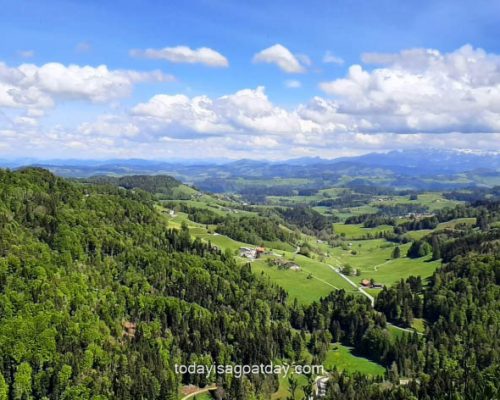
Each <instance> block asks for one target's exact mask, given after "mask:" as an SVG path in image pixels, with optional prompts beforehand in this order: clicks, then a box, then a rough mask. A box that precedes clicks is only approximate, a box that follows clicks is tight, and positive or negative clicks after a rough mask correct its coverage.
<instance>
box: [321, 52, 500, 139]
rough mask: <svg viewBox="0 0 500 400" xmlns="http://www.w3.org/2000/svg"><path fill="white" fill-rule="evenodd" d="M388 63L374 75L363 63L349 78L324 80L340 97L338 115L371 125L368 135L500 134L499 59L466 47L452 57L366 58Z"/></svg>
mask: <svg viewBox="0 0 500 400" xmlns="http://www.w3.org/2000/svg"><path fill="white" fill-rule="evenodd" d="M363 60H364V61H365V62H370V63H377V64H384V65H385V66H384V67H382V68H376V69H374V70H372V71H367V70H364V69H363V67H362V66H360V65H353V66H351V67H350V68H349V72H348V74H347V77H345V78H343V79H337V80H334V81H330V82H322V83H321V84H320V88H321V89H322V90H323V91H325V92H326V93H328V94H330V95H333V96H335V97H336V99H337V100H336V101H337V103H338V112H340V113H343V114H348V115H350V116H351V117H352V118H353V119H355V120H357V121H360V120H363V119H364V120H366V121H369V123H370V125H371V128H368V129H366V130H365V132H370V131H372V132H398V133H408V132H423V133H445V132H463V133H467V132H498V131H499V130H500V57H499V56H498V55H494V54H488V53H486V52H485V51H483V50H481V49H474V48H472V47H471V46H464V47H462V48H460V49H458V50H456V51H454V52H451V53H445V54H443V53H440V52H439V51H437V50H428V49H416V50H406V51H402V52H401V53H398V54H365V55H364V56H363Z"/></svg>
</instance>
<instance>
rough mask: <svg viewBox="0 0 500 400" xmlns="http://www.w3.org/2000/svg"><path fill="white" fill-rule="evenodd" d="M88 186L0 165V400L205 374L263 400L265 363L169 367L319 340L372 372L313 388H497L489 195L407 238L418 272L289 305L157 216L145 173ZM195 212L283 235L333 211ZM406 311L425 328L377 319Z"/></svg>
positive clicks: (434, 391)
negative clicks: (213, 372) (236, 367)
mask: <svg viewBox="0 0 500 400" xmlns="http://www.w3.org/2000/svg"><path fill="white" fill-rule="evenodd" d="M140 180H141V179H139V181H140ZM134 182H135V180H134ZM102 183H110V182H99V183H98V184H97V183H90V182H75V181H68V180H65V179H62V178H58V177H56V176H54V175H52V174H50V173H49V172H47V171H45V170H42V169H33V168H30V169H24V170H20V171H16V172H11V171H5V170H0V400H26V399H89V400H90V399H99V400H103V399H147V400H154V399H178V388H179V386H180V385H181V384H195V385H198V386H204V385H206V384H208V383H217V384H218V385H219V387H220V388H221V390H218V391H217V393H216V394H215V395H214V396H216V398H217V399H226V400H234V399H238V400H246V399H248V400H257V399H260V400H264V399H270V398H271V394H272V393H274V392H275V391H276V390H277V389H278V384H279V383H278V380H277V377H275V376H273V375H250V376H247V377H244V378H242V379H236V378H234V377H232V376H230V375H219V376H210V377H208V378H207V377H204V376H202V375H190V374H186V375H177V374H175V371H174V368H173V366H174V364H192V363H198V364H206V365H210V364H212V363H218V364H261V363H262V364H268V363H269V362H270V361H271V360H280V361H282V362H290V363H293V362H297V363H300V362H303V361H304V360H303V354H304V351H305V350H307V352H308V353H310V354H311V355H312V357H313V361H314V362H317V363H322V362H323V361H324V359H325V357H326V353H327V350H328V348H329V346H330V345H331V344H332V343H342V344H344V345H348V346H352V347H353V348H354V349H355V352H356V353H357V354H359V355H364V356H366V357H369V358H370V359H372V360H374V361H376V362H378V363H380V364H381V365H383V366H385V368H386V370H387V373H386V376H385V378H384V379H382V378H380V377H370V376H365V375H361V374H359V373H355V374H350V373H347V372H340V371H337V370H335V371H333V373H332V375H331V376H330V379H329V380H328V384H327V388H326V394H325V396H326V397H325V398H326V399H426V400H431V399H494V398H498V396H499V389H498V380H499V377H500V359H499V354H500V349H499V345H500V343H499V339H498V338H499V331H500V315H499V309H500V290H499V286H498V285H499V283H500V282H499V281H500V261H499V257H498V256H499V240H498V239H499V234H498V217H499V212H498V203H497V202H493V201H486V200H483V201H482V202H480V203H475V204H472V205H470V206H467V207H464V208H460V209H457V210H451V211H450V210H446V211H442V212H437V213H436V218H437V219H438V220H439V221H442V220H449V219H447V218H450V219H451V216H458V217H462V216H464V217H468V216H471V215H473V216H474V217H476V218H477V222H476V226H460V225H459V226H457V227H455V228H454V229H447V230H442V231H436V232H434V231H433V232H432V233H431V234H429V235H427V236H425V237H423V238H421V239H419V240H415V241H414V243H413V244H412V245H411V246H410V250H409V252H416V253H417V255H418V252H419V251H425V252H427V253H429V254H430V253H432V254H433V256H434V258H435V259H443V260H444V261H445V262H446V263H444V264H443V265H442V267H440V268H438V269H437V270H436V271H435V272H434V274H433V275H432V277H431V278H430V279H429V280H428V281H427V280H426V281H423V280H422V279H421V278H419V277H415V276H411V277H410V278H408V279H406V280H402V281H400V282H399V283H397V284H396V285H394V286H393V287H388V288H384V289H382V292H381V293H380V294H379V296H378V298H377V301H376V303H375V308H373V307H372V306H371V304H370V301H369V300H368V299H367V298H365V297H363V296H360V295H357V294H347V293H346V292H345V291H344V290H335V291H332V292H331V293H330V294H329V295H328V296H325V297H324V298H322V299H321V300H319V301H315V302H312V303H311V304H307V305H303V304H300V303H299V302H297V301H290V299H289V298H288V295H287V293H286V292H285V291H284V290H283V289H281V288H280V287H278V286H276V285H274V284H272V283H270V281H269V280H268V279H266V278H264V276H261V275H256V274H253V273H252V272H251V271H252V270H251V267H250V265H249V264H244V263H243V264H242V263H237V262H236V260H235V259H234V257H233V255H232V253H231V252H229V251H228V252H225V251H222V250H221V249H219V248H217V247H216V246H213V245H212V244H211V243H210V242H209V241H202V240H200V239H193V238H192V236H191V234H190V232H189V231H188V229H187V227H186V226H182V227H181V228H179V229H173V228H171V227H169V225H168V222H167V219H166V218H165V216H164V215H162V214H161V213H160V212H159V211H158V210H157V209H156V207H155V206H156V204H157V198H156V197H155V196H154V195H153V194H152V193H156V191H157V190H158V189H157V188H156V187H155V186H153V187H150V186H149V184H147V185H146V186H143V187H142V188H141V187H140V186H137V185H136V184H134V186H133V187H134V190H126V189H123V188H120V187H118V186H122V187H125V186H123V185H122V184H120V185H116V184H102ZM143 189H144V190H143ZM150 192H151V193H150ZM393 209H394V207H393V208H391V210H390V211H389V212H388V216H390V214H391V213H392V210H393ZM186 210H188V209H187V208H186ZM405 211H406V210H405ZM196 212H198V211H196V210H194V209H193V210H191V213H192V214H194V213H196ZM197 215H198V216H197V217H196V218H199V220H200V222H202V221H203V222H202V223H214V224H216V225H217V227H216V229H217V231H218V232H221V233H224V234H227V235H228V236H230V237H236V238H238V239H239V240H242V241H247V242H248V243H258V242H259V241H262V240H269V241H275V240H277V241H288V242H295V241H296V240H297V239H298V237H299V233H298V232H299V231H301V230H300V229H298V228H299V227H302V230H305V231H307V232H311V233H314V234H317V235H322V234H325V235H333V234H334V232H333V230H332V228H331V222H332V221H333V220H334V219H331V218H329V217H325V216H321V215H320V214H318V213H317V212H313V211H310V210H309V209H304V208H301V207H296V208H290V209H288V210H285V209H277V210H274V211H273V212H271V213H269V214H262V213H261V214H260V215H239V216H230V217H224V219H220V218H221V217H220V216H217V214H215V213H213V212H212V213H210V212H209V211H200V212H198V214H197ZM454 218H457V217H454ZM281 224H284V225H286V226H289V227H296V228H297V230H296V231H292V230H287V229H283V228H282V227H281ZM395 228H396V227H395ZM410 228H411V227H410ZM406 230H411V229H405V230H404V231H406ZM403 233H404V232H397V233H396V232H391V235H394V237H395V238H398V237H400V236H401V235H402V234H403ZM243 239H245V240H243ZM394 240H395V241H396V239H394ZM398 240H399V239H398ZM424 248H425V249H424ZM415 318H424V319H425V321H426V324H427V325H426V328H425V334H424V335H419V334H417V333H416V332H415V333H402V334H401V335H396V336H395V335H393V334H391V332H390V330H389V329H388V328H389V326H388V324H387V321H391V322H393V323H396V324H398V325H402V326H411V323H412V321H413V319H415ZM403 377H404V378H405V379H404V380H401V381H400V378H403ZM312 392H313V390H312V387H311V385H309V386H308V387H307V385H306V388H305V389H304V394H305V396H307V395H308V394H311V393H312Z"/></svg>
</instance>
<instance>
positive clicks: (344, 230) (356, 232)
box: [333, 223, 393, 240]
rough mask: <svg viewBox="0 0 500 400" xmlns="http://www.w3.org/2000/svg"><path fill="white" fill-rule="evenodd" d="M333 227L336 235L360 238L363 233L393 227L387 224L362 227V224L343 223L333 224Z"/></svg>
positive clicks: (389, 229) (372, 233) (377, 231)
mask: <svg viewBox="0 0 500 400" xmlns="http://www.w3.org/2000/svg"><path fill="white" fill-rule="evenodd" d="M333 229H334V230H335V233H336V234H338V235H342V236H344V237H345V238H346V239H352V240H355V239H361V238H363V236H364V235H367V234H371V235H376V234H378V233H380V232H386V231H392V229H393V227H392V226H389V225H380V226H377V227H375V228H363V225H362V224H349V225H344V224H341V223H335V224H333Z"/></svg>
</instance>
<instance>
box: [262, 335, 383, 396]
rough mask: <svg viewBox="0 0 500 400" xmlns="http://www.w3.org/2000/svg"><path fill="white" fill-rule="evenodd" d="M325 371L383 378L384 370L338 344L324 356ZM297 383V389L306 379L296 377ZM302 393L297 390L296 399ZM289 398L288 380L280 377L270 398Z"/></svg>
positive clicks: (331, 347) (332, 346)
mask: <svg viewBox="0 0 500 400" xmlns="http://www.w3.org/2000/svg"><path fill="white" fill-rule="evenodd" d="M323 366H324V367H325V370H326V371H331V370H333V369H334V368H336V369H337V370H339V371H347V372H351V373H352V372H361V373H363V374H366V375H371V376H383V375H384V373H385V368H384V367H383V366H381V365H379V364H377V363H375V362H373V361H370V360H368V359H367V358H364V357H358V356H355V355H354V354H352V349H351V348H350V347H347V346H344V345H342V344H340V343H335V344H333V345H331V346H330V349H329V350H328V352H327V354H326V359H325V361H324V362H323ZM297 378H298V381H299V388H300V387H301V386H303V385H304V384H306V383H307V381H306V378H305V377H304V376H301V375H297ZM302 393H303V392H302V391H301V390H300V389H299V390H298V391H297V393H296V394H298V395H299V396H298V398H301V397H300V394H302ZM288 396H290V392H289V385H288V378H285V377H283V376H281V377H280V378H279V389H278V391H277V392H276V393H274V394H273V395H272V397H271V399H272V400H286V399H287V398H288Z"/></svg>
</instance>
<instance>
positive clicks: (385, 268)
mask: <svg viewBox="0 0 500 400" xmlns="http://www.w3.org/2000/svg"><path fill="white" fill-rule="evenodd" d="M352 244H353V245H352V246H351V248H350V249H349V250H343V249H341V248H335V249H334V250H333V251H332V255H331V256H330V257H329V258H328V260H329V261H331V263H332V265H334V266H336V267H340V266H345V265H346V264H349V265H351V266H352V267H353V268H355V269H359V270H360V271H361V275H360V276H354V277H351V280H353V281H354V282H355V283H359V282H360V281H361V280H362V279H372V278H373V279H374V280H375V282H377V283H381V284H384V285H391V284H393V283H395V282H397V281H399V280H400V279H402V278H403V279H406V278H407V277H409V276H410V275H415V276H417V275H420V276H422V278H426V277H428V276H430V275H432V273H433V272H434V270H435V269H436V268H437V267H438V266H439V265H440V261H430V256H428V257H422V258H416V259H411V258H407V257H405V255H406V252H407V251H408V248H409V247H410V243H407V244H404V245H401V246H399V247H400V249H401V255H402V257H401V258H397V259H392V258H391V253H392V251H393V250H394V247H395V245H394V244H391V243H388V242H386V241H385V240H384V239H373V240H360V241H354V242H353V243H352ZM353 252H355V253H356V254H352V253H353ZM374 293H375V294H376V293H377V292H375V291H374Z"/></svg>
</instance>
